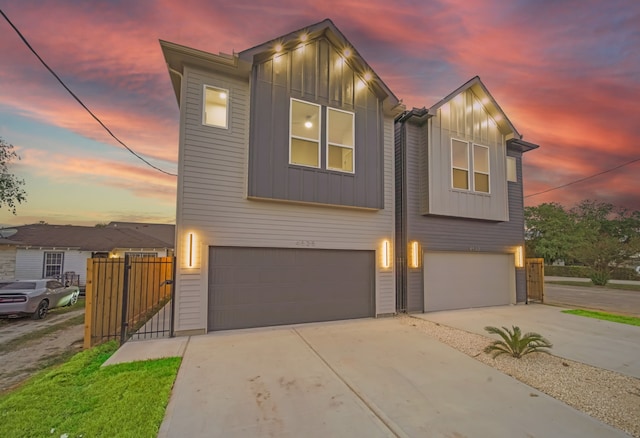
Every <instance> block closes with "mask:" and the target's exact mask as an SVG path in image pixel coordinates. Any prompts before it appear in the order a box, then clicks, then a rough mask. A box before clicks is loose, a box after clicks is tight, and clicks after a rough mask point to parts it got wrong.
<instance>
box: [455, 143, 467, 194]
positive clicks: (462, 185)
mask: <svg viewBox="0 0 640 438" xmlns="http://www.w3.org/2000/svg"><path fill="white" fill-rule="evenodd" d="M451 174H452V177H451V180H452V185H453V188H454V189H463V190H469V144H468V143H467V142H466V141H460V140H456V139H452V140H451Z"/></svg>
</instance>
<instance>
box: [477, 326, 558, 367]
mask: <svg viewBox="0 0 640 438" xmlns="http://www.w3.org/2000/svg"><path fill="white" fill-rule="evenodd" d="M484 329H485V330H486V331H488V332H489V333H492V334H496V335H498V336H500V337H501V338H502V340H500V341H493V342H492V343H491V344H490V345H488V346H487V347H486V348H485V349H484V352H485V353H493V357H494V358H496V357H497V356H500V355H501V354H509V355H511V356H513V357H515V358H518V359H519V358H521V357H522V356H524V355H525V354H529V353H533V352H534V351H539V352H541V353H548V351H547V350H544V349H545V348H551V347H552V346H553V345H552V344H551V342H549V341H548V340H546V339H545V338H544V337H542V336H541V335H539V334H538V333H525V334H524V335H523V334H522V332H521V331H520V327H517V326H512V330H509V329H508V328H506V327H502V328H501V329H500V328H498V327H491V326H487V327H485V328H484Z"/></svg>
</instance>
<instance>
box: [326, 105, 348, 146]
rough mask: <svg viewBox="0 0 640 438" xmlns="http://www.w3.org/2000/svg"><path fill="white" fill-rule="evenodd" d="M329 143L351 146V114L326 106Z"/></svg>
mask: <svg viewBox="0 0 640 438" xmlns="http://www.w3.org/2000/svg"><path fill="white" fill-rule="evenodd" d="M327 114H328V117H329V126H328V131H329V133H328V137H329V143H332V144H339V145H343V146H353V137H354V135H353V133H354V129H353V114H352V113H346V112H343V111H336V110H333V109H331V108H328V111H327Z"/></svg>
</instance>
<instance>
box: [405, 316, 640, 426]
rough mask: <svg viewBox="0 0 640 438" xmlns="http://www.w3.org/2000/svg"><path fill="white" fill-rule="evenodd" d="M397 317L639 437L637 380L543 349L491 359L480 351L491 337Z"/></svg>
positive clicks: (639, 417) (416, 319)
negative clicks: (520, 356) (523, 354)
mask: <svg viewBox="0 0 640 438" xmlns="http://www.w3.org/2000/svg"><path fill="white" fill-rule="evenodd" d="M399 319H400V320H401V321H402V322H403V323H404V324H407V325H410V326H413V327H416V328H417V329H418V330H420V331H422V332H424V333H425V334H427V335H428V336H431V337H433V338H435V339H437V340H439V341H440V342H443V343H445V344H447V345H449V346H451V347H453V348H455V349H456V350H458V351H461V352H462V353H465V354H467V355H469V356H471V357H473V358H474V359H476V360H479V361H480V362H483V363H485V364H487V365H489V366H492V367H494V368H496V369H497V370H499V371H501V372H503V373H505V374H507V375H509V376H512V377H514V378H515V379H517V380H519V381H521V382H523V383H525V384H527V385H529V386H531V387H533V388H536V389H537V390H539V391H541V392H544V393H545V394H548V395H550V396H551V397H553V398H555V399H557V400H560V401H562V402H564V403H566V404H567V405H569V406H572V407H573V408H575V409H578V410H579V411H582V412H584V413H586V414H587V415H590V416H592V417H594V418H597V419H598V420H600V421H602V422H603V423H607V424H609V425H611V426H613V427H615V428H617V429H620V430H622V431H624V432H626V433H628V434H629V435H631V436H633V437H640V379H636V378H634V377H630V376H625V375H622V374H619V373H616V372H614V371H609V370H603V369H601V368H596V367H593V366H590V365H585V364H583V363H580V362H574V361H571V360H568V359H563V358H561V357H557V356H553V355H552V354H545V353H532V354H529V355H526V356H524V357H522V358H521V359H516V358H513V357H511V356H507V355H501V356H498V357H497V358H496V359H493V357H492V356H491V355H490V354H486V353H484V351H483V350H484V348H485V347H486V346H487V345H489V343H490V342H491V341H492V340H493V339H492V338H489V337H485V336H481V335H478V334H475V333H469V332H466V331H464V330H459V329H455V328H452V327H448V326H444V325H441V324H438V323H434V322H431V321H425V320H423V319H419V318H414V317H411V316H410V315H401V316H399ZM540 334H541V335H543V336H544V333H540ZM550 341H551V342H552V343H553V339H550ZM551 351H553V349H551Z"/></svg>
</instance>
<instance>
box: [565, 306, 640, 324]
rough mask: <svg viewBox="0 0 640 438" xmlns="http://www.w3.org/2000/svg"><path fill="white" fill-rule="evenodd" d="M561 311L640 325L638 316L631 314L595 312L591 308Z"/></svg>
mask: <svg viewBox="0 0 640 438" xmlns="http://www.w3.org/2000/svg"><path fill="white" fill-rule="evenodd" d="M562 313H569V314H570V315H578V316H586V317H587V318H595V319H603V320H605V321H612V322H619V323H621V324H629V325H636V326H640V318H636V317H633V316H625V315H616V314H614V313H606V312H596V311H593V310H582V309H574V310H563V311H562Z"/></svg>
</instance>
